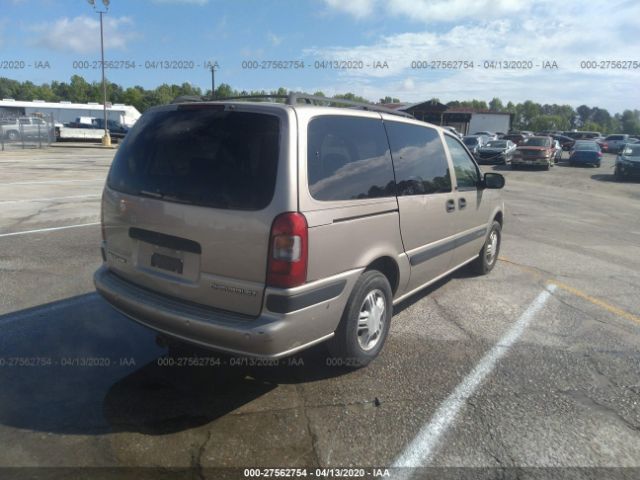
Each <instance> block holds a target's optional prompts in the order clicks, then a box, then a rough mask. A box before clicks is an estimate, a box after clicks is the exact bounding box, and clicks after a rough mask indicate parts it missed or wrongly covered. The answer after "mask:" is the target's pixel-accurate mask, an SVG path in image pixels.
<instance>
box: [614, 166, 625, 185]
mask: <svg viewBox="0 0 640 480" xmlns="http://www.w3.org/2000/svg"><path fill="white" fill-rule="evenodd" d="M613 177H614V178H615V180H616V182H622V181H624V175H623V174H622V172H621V171H620V170H619V169H618V167H616V169H615V171H614V172H613Z"/></svg>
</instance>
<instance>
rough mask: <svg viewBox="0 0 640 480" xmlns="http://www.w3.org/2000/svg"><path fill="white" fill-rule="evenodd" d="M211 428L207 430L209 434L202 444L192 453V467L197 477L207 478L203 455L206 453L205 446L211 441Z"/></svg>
mask: <svg viewBox="0 0 640 480" xmlns="http://www.w3.org/2000/svg"><path fill="white" fill-rule="evenodd" d="M211 436H212V435H211V430H207V436H206V437H205V439H204V441H203V442H202V443H201V444H200V446H199V447H198V448H197V450H196V451H195V452H194V453H195V455H194V453H192V454H191V468H192V470H193V471H194V473H195V474H196V476H197V478H199V479H202V480H204V479H205V475H204V470H203V467H202V455H204V451H205V448H206V447H207V444H208V443H209V441H210V440H211Z"/></svg>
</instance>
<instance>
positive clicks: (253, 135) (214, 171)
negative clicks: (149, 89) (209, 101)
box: [107, 108, 280, 210]
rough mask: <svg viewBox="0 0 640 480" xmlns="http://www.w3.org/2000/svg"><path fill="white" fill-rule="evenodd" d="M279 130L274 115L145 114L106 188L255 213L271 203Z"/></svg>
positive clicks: (198, 111) (128, 139)
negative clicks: (253, 211)
mask: <svg viewBox="0 0 640 480" xmlns="http://www.w3.org/2000/svg"><path fill="white" fill-rule="evenodd" d="M279 131H280V129H279V120H278V118H277V117H275V116H272V115H264V114H257V113H243V112H225V111H222V110H219V109H213V108H204V109H202V108H200V109H190V108H179V109H177V110H169V111H167V110H164V111H157V112H153V113H147V114H145V115H143V116H142V118H140V120H138V122H136V125H135V127H134V128H133V129H132V130H131V131H130V132H129V134H128V135H127V136H126V137H125V140H124V142H123V143H122V145H121V146H120V148H119V149H118V153H117V154H116V157H115V158H114V161H113V165H112V167H111V171H110V173H109V177H108V180H107V182H108V185H109V187H110V188H113V189H115V190H118V191H121V192H125V193H129V194H132V195H139V194H143V195H144V194H150V195H152V196H156V197H164V199H165V200H167V201H174V202H180V203H192V204H196V205H203V206H210V207H216V208H227V209H237V210H259V209H262V208H264V207H266V206H267V205H268V204H269V203H270V202H271V198H272V197H273V191H274V187H275V181H276V169H277V163H278V145H279Z"/></svg>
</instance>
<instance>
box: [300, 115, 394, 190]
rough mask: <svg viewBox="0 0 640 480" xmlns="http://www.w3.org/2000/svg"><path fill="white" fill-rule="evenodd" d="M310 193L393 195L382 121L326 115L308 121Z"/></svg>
mask: <svg viewBox="0 0 640 480" xmlns="http://www.w3.org/2000/svg"><path fill="white" fill-rule="evenodd" d="M307 175H308V181H309V192H310V193H311V196H312V197H313V198H315V199H316V200H352V199H361V198H375V197H390V196H394V195H395V181H394V177H393V167H392V165H391V156H390V154H389V145H388V143H387V137H386V135H385V132H384V127H383V125H382V121H381V120H376V119H373V118H361V117H344V116H337V115H325V116H321V117H317V118H315V119H313V120H311V122H309V129H308V134H307Z"/></svg>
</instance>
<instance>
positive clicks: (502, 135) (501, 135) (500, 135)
mask: <svg viewBox="0 0 640 480" xmlns="http://www.w3.org/2000/svg"><path fill="white" fill-rule="evenodd" d="M496 135H497V136H498V140H502V137H504V136H505V135H506V133H504V132H496Z"/></svg>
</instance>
